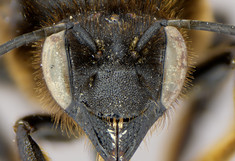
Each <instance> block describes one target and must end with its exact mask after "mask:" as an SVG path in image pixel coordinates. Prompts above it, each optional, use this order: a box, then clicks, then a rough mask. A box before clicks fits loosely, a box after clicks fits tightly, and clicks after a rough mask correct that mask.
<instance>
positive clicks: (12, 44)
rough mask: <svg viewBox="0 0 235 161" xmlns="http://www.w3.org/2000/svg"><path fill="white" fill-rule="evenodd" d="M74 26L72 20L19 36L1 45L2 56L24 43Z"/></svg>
mask: <svg viewBox="0 0 235 161" xmlns="http://www.w3.org/2000/svg"><path fill="white" fill-rule="evenodd" d="M73 26H74V24H73V23H71V22H70V23H62V24H58V25H55V26H50V27H45V28H42V29H39V30H36V31H33V32H30V33H26V34H23V35H21V36H18V37H16V38H14V39H12V40H11V41H8V42H6V43H5V44H3V45H1V46H0V56H2V55H3V54H5V53H7V52H9V51H10V50H12V49H15V48H19V47H21V46H23V45H26V44H29V43H32V42H35V41H38V40H40V39H43V38H46V37H48V36H50V35H52V34H55V33H58V32H60V31H63V30H68V29H71V28H73Z"/></svg>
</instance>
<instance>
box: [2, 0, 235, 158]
mask: <svg viewBox="0 0 235 161" xmlns="http://www.w3.org/2000/svg"><path fill="white" fill-rule="evenodd" d="M14 2H15V1H14ZM15 7H16V8H15V9H13V13H12V15H13V16H12V22H11V23H12V25H11V26H13V28H12V31H9V32H11V33H13V36H14V37H15V38H13V39H12V40H11V41H8V42H6V43H5V44H3V45H2V46H0V56H1V55H4V54H6V53H8V52H10V53H9V54H6V55H4V57H5V60H6V61H7V66H8V68H9V71H10V73H11V75H12V76H13V77H14V79H15V81H16V83H17V85H18V86H19V87H20V88H22V89H23V90H24V91H26V92H27V93H28V95H30V96H31V97H32V98H33V99H35V100H37V101H39V102H40V103H41V105H42V107H44V109H45V111H48V115H31V116H27V117H24V118H21V119H19V120H18V121H17V122H16V124H15V126H14V130H15V132H16V142H17V145H18V149H19V155H20V158H21V160H24V161H28V160H40V161H41V160H42V161H43V160H47V156H46V155H45V154H44V153H43V151H42V150H41V148H40V146H39V145H38V144H37V142H36V141H35V140H34V139H33V138H32V133H37V132H39V131H40V128H39V127H40V125H42V124H47V123H48V124H49V123H50V122H51V121H53V122H54V123H55V124H56V126H58V127H59V128H60V129H61V130H62V131H64V132H65V133H67V134H68V135H74V136H81V135H86V136H87V137H88V139H89V140H90V142H91V143H92V145H93V146H94V148H95V149H96V151H97V153H98V159H99V160H105V161H128V160H130V159H131V158H132V156H133V155H134V153H135V151H136V150H137V149H138V147H139V145H140V143H141V142H142V141H143V139H144V137H145V136H146V134H147V133H148V131H149V130H150V128H151V127H153V126H155V124H157V123H158V122H160V121H161V120H164V119H165V118H167V116H168V115H169V113H170V111H171V110H172V108H173V107H174V106H175V104H176V102H177V100H178V99H179V98H180V97H182V96H183V95H185V94H188V92H187V87H189V86H191V84H192V81H193V78H192V77H193V75H195V76H197V74H198V75H199V76H198V78H200V76H201V73H200V72H201V71H203V70H201V69H200V68H199V69H200V70H198V71H199V72H198V73H197V72H193V71H194V66H195V65H196V66H198V67H201V68H203V66H201V65H202V64H203V63H204V62H208V61H209V60H210V59H211V57H213V55H205V54H204V55H203V54H200V53H203V52H204V51H206V49H207V48H208V47H209V46H210V45H211V44H210V43H211V38H212V34H211V33H210V32H206V33H205V32H203V33H202V32H195V31H193V30H204V31H211V32H217V33H223V34H228V35H234V34H235V27H234V26H232V25H224V24H219V23H213V22H211V21H213V15H212V13H211V11H210V9H209V6H208V4H207V1H205V0H192V1H186V0H181V1H179V0H177V1H173V0H147V1H138V0H113V1H108V0H90V1H89V0H47V1H45V0H31V1H27V0H19V1H16V3H15ZM16 15H17V16H16ZM14 16H15V17H14ZM3 23H4V22H3ZM2 30H4V29H2ZM8 30H11V29H9V28H6V29H5V31H8ZM4 34H7V32H3V33H2V35H4ZM13 49H14V50H13ZM199 54H200V55H199ZM229 55H231V54H229ZM195 57H199V60H198V63H195V59H196V58H195ZM229 60H230V62H231V63H230V64H233V63H234V61H235V60H234V57H233V56H231V57H230V59H229ZM195 80H198V79H197V77H195ZM230 134H231V138H232V139H231V140H234V135H233V133H230ZM228 143H230V146H225V147H224V148H223V149H220V151H223V150H226V148H228V147H229V149H231V148H234V144H232V141H228ZM228 143H227V144H226V145H228ZM231 144H232V146H231ZM221 147H223V146H221ZM233 152H234V150H231V151H230V152H229V154H227V153H226V154H224V153H222V154H221V156H222V159H224V158H226V157H228V156H230V155H231V154H232V153H233Z"/></svg>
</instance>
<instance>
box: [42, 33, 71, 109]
mask: <svg viewBox="0 0 235 161" xmlns="http://www.w3.org/2000/svg"><path fill="white" fill-rule="evenodd" d="M42 69H43V75H44V79H45V81H46V84H47V87H48V89H49V91H50V93H51V95H52V96H53V98H54V99H55V100H56V102H57V103H58V104H59V105H60V106H61V107H62V108H63V109H66V108H67V107H68V106H69V105H70V103H71V101H72V98H71V92H70V83H69V82H70V81H69V70H68V58H67V54H66V49H65V31H62V32H59V33H57V34H53V35H51V36H49V37H47V38H46V40H45V42H44V45H43V50H42Z"/></svg>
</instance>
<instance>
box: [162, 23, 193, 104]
mask: <svg viewBox="0 0 235 161" xmlns="http://www.w3.org/2000/svg"><path fill="white" fill-rule="evenodd" d="M164 30H165V33H166V37H167V47H166V54H165V63H164V75H163V85H162V95H161V102H162V104H163V105H164V106H165V107H166V108H169V107H170V106H171V105H172V103H174V102H175V100H176V99H177V97H178V96H179V94H180V92H181V90H182V87H183V84H184V81H185V78H186V73H187V70H188V65H187V47H186V45H185V41H184V38H183V36H182V35H181V33H180V32H179V31H178V30H177V29H176V28H175V27H171V26H168V27H165V28H164Z"/></svg>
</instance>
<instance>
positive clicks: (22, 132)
mask: <svg viewBox="0 0 235 161" xmlns="http://www.w3.org/2000/svg"><path fill="white" fill-rule="evenodd" d="M47 121H48V118H47V117H46V118H44V117H40V116H37V115H36V116H29V117H25V118H23V119H20V120H18V121H17V122H16V124H15V126H14V130H15V132H16V141H17V145H18V149H19V154H20V158H21V159H22V160H23V161H29V160H37V161H45V160H46V157H45V156H44V155H43V153H42V151H41V149H40V147H39V146H38V144H37V143H36V142H35V141H34V140H33V138H32V136H31V135H32V133H33V132H34V131H36V130H37V127H38V125H40V124H43V123H46V122H47Z"/></svg>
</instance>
